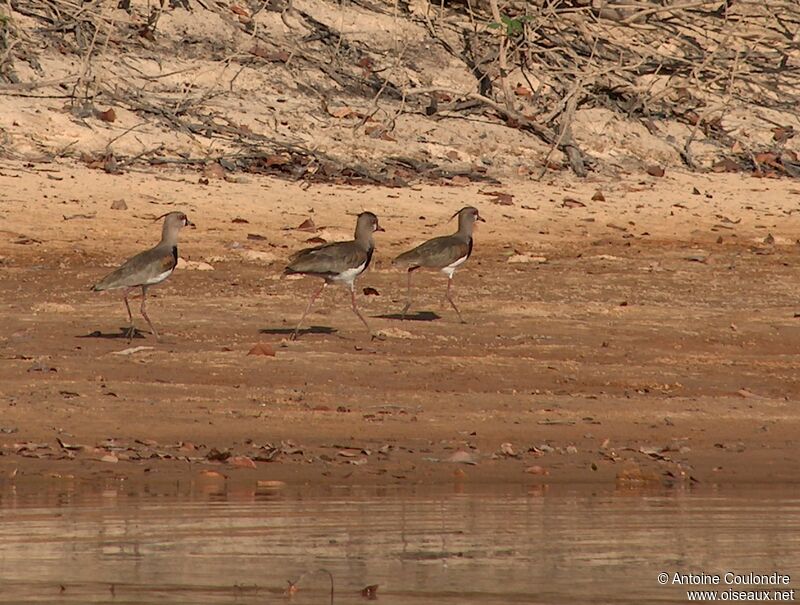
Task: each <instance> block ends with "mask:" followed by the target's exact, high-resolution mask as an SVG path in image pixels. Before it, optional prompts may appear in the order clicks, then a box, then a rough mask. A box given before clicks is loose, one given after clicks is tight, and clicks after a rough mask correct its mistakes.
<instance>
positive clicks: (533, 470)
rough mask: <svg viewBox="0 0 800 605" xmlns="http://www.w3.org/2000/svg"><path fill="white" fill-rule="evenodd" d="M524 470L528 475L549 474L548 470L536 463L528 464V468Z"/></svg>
mask: <svg viewBox="0 0 800 605" xmlns="http://www.w3.org/2000/svg"><path fill="white" fill-rule="evenodd" d="M525 472H526V473H528V474H529V475H540V476H546V475H549V474H550V471H548V470H547V469H546V468H545V467H543V466H539V465H538V464H534V465H533V466H529V467H528V468H526V469H525Z"/></svg>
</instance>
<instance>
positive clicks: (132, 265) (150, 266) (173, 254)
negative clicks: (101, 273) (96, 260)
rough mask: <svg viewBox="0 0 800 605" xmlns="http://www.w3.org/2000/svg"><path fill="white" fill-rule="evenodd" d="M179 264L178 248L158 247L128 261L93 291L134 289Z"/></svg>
mask: <svg viewBox="0 0 800 605" xmlns="http://www.w3.org/2000/svg"><path fill="white" fill-rule="evenodd" d="M177 263H178V249H177V248H176V247H166V246H156V247H155V248H150V249H149V250H145V251H144V252H140V253H139V254H137V255H136V256H134V257H131V258H129V259H128V260H126V261H125V262H124V263H123V264H122V265H121V266H120V267H119V269H117V270H116V271H113V272H112V273H110V274H108V275H106V276H105V277H104V278H103V279H101V280H100V281H99V282H97V283H96V284H95V285H94V286H93V287H92V289H93V290H114V289H116V288H132V287H135V286H141V285H145V284H147V282H148V281H150V280H153V279H155V278H156V277H158V276H159V275H163V274H164V273H167V272H168V271H172V270H173V269H174V268H175V265H176V264H177Z"/></svg>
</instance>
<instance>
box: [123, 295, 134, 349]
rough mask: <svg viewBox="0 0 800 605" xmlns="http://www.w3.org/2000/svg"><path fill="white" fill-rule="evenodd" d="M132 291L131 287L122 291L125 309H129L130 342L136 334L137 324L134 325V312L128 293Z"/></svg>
mask: <svg viewBox="0 0 800 605" xmlns="http://www.w3.org/2000/svg"><path fill="white" fill-rule="evenodd" d="M130 293H131V289H130V288H125V290H124V291H123V292H122V301H123V302H124V303H125V309H126V310H127V311H128V342H130V341H131V339H133V335H134V334H136V326H134V325H133V314H132V313H131V305H130V303H128V294H130Z"/></svg>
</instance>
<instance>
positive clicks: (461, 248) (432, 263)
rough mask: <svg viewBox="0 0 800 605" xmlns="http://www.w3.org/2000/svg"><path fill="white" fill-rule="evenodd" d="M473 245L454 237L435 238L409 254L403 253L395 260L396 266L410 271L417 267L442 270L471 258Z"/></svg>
mask: <svg viewBox="0 0 800 605" xmlns="http://www.w3.org/2000/svg"><path fill="white" fill-rule="evenodd" d="M471 243H472V242H471V241H465V240H463V239H462V238H460V237H454V236H452V235H444V236H442V237H434V238H433V239H429V240H428V241H427V242H423V243H422V244H420V245H419V246H417V247H416V248H414V249H412V250H409V251H408V252H403V254H401V255H400V256H398V257H397V258H396V259H394V264H396V265H400V266H405V267H408V268H410V269H412V268H416V267H426V268H429V269H442V268H444V267H447V266H449V265H452V264H453V263H454V262H456V261H457V260H458V259H460V258H464V257H465V256H469V255H470V252H472V245H471Z"/></svg>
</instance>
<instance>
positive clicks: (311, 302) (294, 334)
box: [290, 281, 328, 340]
mask: <svg viewBox="0 0 800 605" xmlns="http://www.w3.org/2000/svg"><path fill="white" fill-rule="evenodd" d="M327 285H328V282H326V281H324V282H322V285H321V286H320V287H319V290H317V291H316V292H314V294H312V295H311V300H309V301H308V305H306V310H305V311H303V316H302V317H301V318H300V321H298V322H297V327H296V328H295V329H294V332H292V335H291V337H290V338H291V340H297V337H298V336H299V334H300V326H302V325H303V321H304V320H305V318H306V315H308V312H309V311H310V310H311V307H312V306H313V305H314V301H315V300H317V297H318V296H319V295H320V294H322V291H323V290H324V289H325V286H327Z"/></svg>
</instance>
